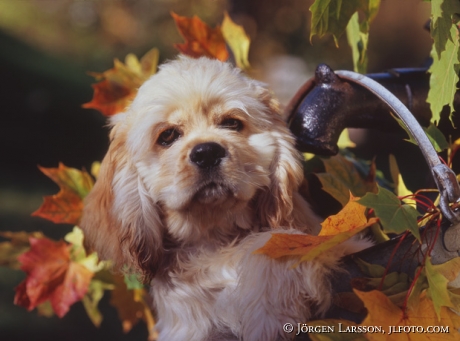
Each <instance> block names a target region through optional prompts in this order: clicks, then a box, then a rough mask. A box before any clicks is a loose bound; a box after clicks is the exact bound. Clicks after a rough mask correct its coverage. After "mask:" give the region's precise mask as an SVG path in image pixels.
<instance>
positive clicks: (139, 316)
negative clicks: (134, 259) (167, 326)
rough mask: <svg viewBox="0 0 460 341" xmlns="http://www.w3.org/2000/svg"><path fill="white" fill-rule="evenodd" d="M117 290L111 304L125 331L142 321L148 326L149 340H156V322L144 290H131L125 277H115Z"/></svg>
mask: <svg viewBox="0 0 460 341" xmlns="http://www.w3.org/2000/svg"><path fill="white" fill-rule="evenodd" d="M114 282H115V289H114V290H113V291H112V293H111V295H112V296H111V299H110V304H112V305H113V306H114V307H115V308H116V309H117V311H118V316H119V317H120V320H121V321H122V326H123V331H124V332H125V333H127V332H129V331H130V330H131V329H132V328H133V326H134V325H136V324H137V323H138V322H139V321H140V320H143V321H144V322H145V323H146V324H147V328H148V330H149V340H155V339H156V337H157V335H156V332H155V330H154V327H155V321H154V318H153V315H152V312H151V311H150V308H149V305H148V303H147V302H146V300H145V297H146V296H147V293H146V291H145V289H144V288H140V289H133V290H129V289H128V287H127V285H126V280H125V279H124V276H121V275H114Z"/></svg>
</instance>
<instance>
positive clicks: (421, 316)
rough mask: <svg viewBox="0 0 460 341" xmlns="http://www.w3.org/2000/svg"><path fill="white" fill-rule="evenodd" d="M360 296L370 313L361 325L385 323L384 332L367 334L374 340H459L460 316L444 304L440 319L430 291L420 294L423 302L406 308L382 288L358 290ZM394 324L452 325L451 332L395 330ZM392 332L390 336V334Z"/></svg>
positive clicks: (400, 325) (398, 325)
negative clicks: (399, 304)
mask: <svg viewBox="0 0 460 341" xmlns="http://www.w3.org/2000/svg"><path fill="white" fill-rule="evenodd" d="M354 292H355V293H356V295H358V297H359V298H360V299H361V300H362V301H363V302H364V305H365V306H366V308H367V311H368V314H367V316H366V318H365V319H364V321H363V322H362V323H361V326H382V327H383V331H384V332H383V333H367V334H366V337H367V339H368V340H370V341H380V340H382V341H383V340H396V341H398V340H401V341H402V340H417V341H424V340H429V341H434V340H446V341H447V340H452V341H453V340H458V339H459V336H460V335H459V332H458V331H457V329H458V328H459V327H460V316H458V315H457V314H455V313H454V312H452V311H451V310H449V309H448V308H445V307H442V308H441V311H440V316H441V318H440V319H439V320H438V318H437V315H436V312H435V309H434V306H433V302H432V301H431V300H430V299H429V298H428V297H427V295H426V292H422V293H421V295H420V297H419V303H420V304H419V305H418V307H417V308H416V309H407V311H404V310H403V309H401V308H399V307H397V306H396V305H395V304H393V303H392V302H391V301H390V299H389V298H388V297H386V296H385V295H384V294H383V293H381V292H380V291H377V290H374V291H370V292H361V291H359V290H354ZM390 326H391V327H394V328H398V327H409V328H410V327H411V326H416V327H421V328H424V330H427V328H428V327H430V326H442V327H448V328H449V332H448V333H436V334H430V333H416V332H413V333H404V332H401V333H391V334H390ZM389 334H390V335H389Z"/></svg>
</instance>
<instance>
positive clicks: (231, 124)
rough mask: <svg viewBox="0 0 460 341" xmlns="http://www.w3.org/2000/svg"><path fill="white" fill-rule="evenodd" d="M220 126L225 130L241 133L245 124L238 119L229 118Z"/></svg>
mask: <svg viewBox="0 0 460 341" xmlns="http://www.w3.org/2000/svg"><path fill="white" fill-rule="evenodd" d="M220 126H221V127H222V128H225V129H230V130H235V131H240V130H241V129H243V122H241V121H240V120H237V119H236V118H227V119H225V120H223V121H222V122H221V123H220Z"/></svg>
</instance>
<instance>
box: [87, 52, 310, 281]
mask: <svg viewBox="0 0 460 341" xmlns="http://www.w3.org/2000/svg"><path fill="white" fill-rule="evenodd" d="M112 125H113V128H112V132H111V135H110V137H111V144H110V148H109V151H108V153H107V155H106V157H105V158H104V160H103V162H102V165H101V170H100V174H99V178H98V180H97V182H96V185H95V187H94V189H93V190H92V192H91V193H90V194H89V196H88V198H87V200H86V204H85V210H84V214H83V218H82V223H81V225H82V228H83V230H84V232H85V236H86V243H87V245H88V246H89V247H90V248H92V249H94V250H96V251H97V252H98V253H99V254H100V256H101V258H109V259H111V260H113V261H114V262H115V264H116V265H118V266H120V265H122V264H127V265H128V266H133V265H134V266H135V267H137V268H138V269H140V270H142V271H143V272H144V273H145V274H148V275H152V274H154V273H155V272H156V271H157V270H158V267H161V266H162V262H161V260H162V257H163V254H164V252H165V248H167V247H165V245H164V240H165V238H167V239H169V240H174V242H175V243H178V244H181V245H198V244H200V243H201V244H202V243H211V244H212V243H216V244H222V243H225V242H230V241H231V240H232V239H234V238H235V237H237V236H238V233H242V231H245V230H250V229H257V228H259V227H271V228H277V227H293V226H294V225H295V224H297V223H299V222H300V221H301V222H302V223H304V221H303V220H302V219H300V220H299V219H298V218H296V214H294V213H293V212H294V206H295V200H297V199H296V198H297V197H296V195H297V194H296V191H297V189H298V187H299V185H300V183H301V181H302V179H303V172H302V168H301V165H300V161H299V154H298V152H297V151H296V150H295V148H294V140H293V138H292V136H291V134H290V133H289V131H288V129H287V128H286V125H285V123H284V122H283V120H282V117H281V115H280V113H279V109H278V104H277V102H276V101H275V100H274V99H273V98H272V97H271V95H270V93H269V92H268V91H267V90H266V89H265V88H264V87H263V86H262V85H261V84H260V83H259V82H257V81H254V80H251V79H249V78H247V77H246V76H244V75H243V74H241V72H240V71H239V70H237V69H234V68H233V67H232V66H231V65H229V64H226V63H222V62H219V61H217V60H210V59H207V58H200V59H191V58H187V57H180V58H179V59H178V60H176V61H172V62H170V63H167V64H165V65H163V66H162V67H161V68H160V71H159V72H158V73H157V74H156V75H154V76H153V77H152V78H150V79H149V80H148V81H146V82H145V83H144V84H143V85H142V86H141V88H140V89H139V92H138V94H137V96H136V98H135V99H134V101H133V103H132V105H131V106H130V107H129V108H128V109H127V111H126V112H125V113H120V114H118V115H116V116H115V117H114V118H113V120H112ZM301 214H307V213H305V212H304V213H301Z"/></svg>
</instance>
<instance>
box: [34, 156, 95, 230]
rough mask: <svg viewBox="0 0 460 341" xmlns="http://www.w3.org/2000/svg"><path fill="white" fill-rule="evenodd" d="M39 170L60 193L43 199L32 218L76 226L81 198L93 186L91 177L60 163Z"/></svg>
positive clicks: (81, 202)
mask: <svg viewBox="0 0 460 341" xmlns="http://www.w3.org/2000/svg"><path fill="white" fill-rule="evenodd" d="M39 169H40V170H41V171H42V172H43V173H44V174H45V175H47V176H48V177H49V178H51V180H53V181H54V182H55V183H56V184H57V185H58V186H59V187H60V191H59V193H57V194H55V195H52V196H47V197H45V198H44V203H43V204H42V205H41V207H40V208H39V209H38V210H36V211H35V212H33V213H32V216H37V217H42V218H45V219H48V220H51V221H52V222H54V223H66V224H78V223H79V221H80V217H81V213H82V211H83V198H84V197H85V196H86V195H87V194H88V193H89V191H90V190H91V188H92V187H93V185H94V181H93V179H92V178H91V176H90V175H89V174H88V173H87V172H86V171H80V170H78V169H75V168H69V167H66V166H64V165H63V164H62V163H59V167H58V168H44V167H39Z"/></svg>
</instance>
